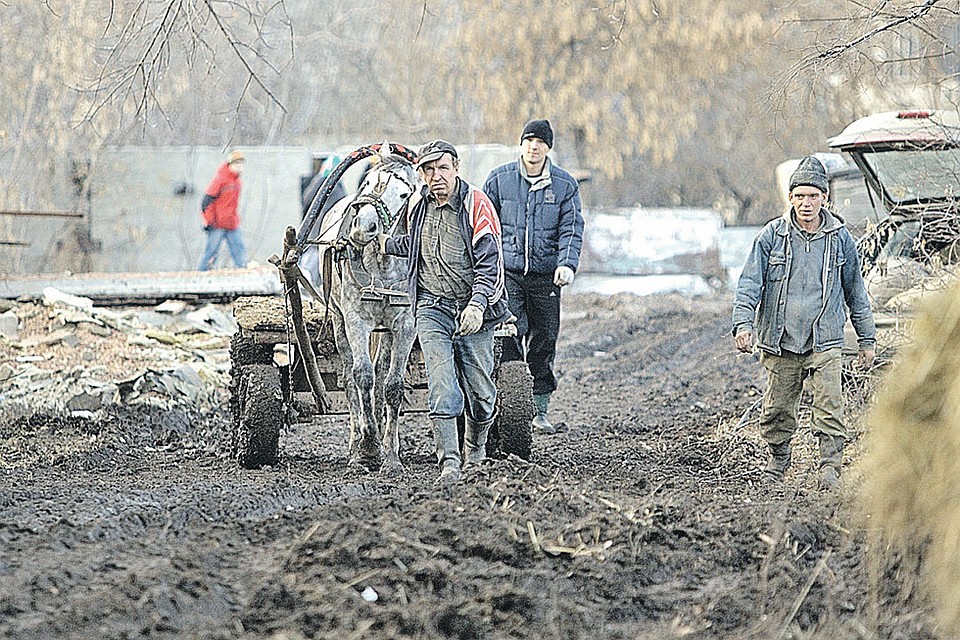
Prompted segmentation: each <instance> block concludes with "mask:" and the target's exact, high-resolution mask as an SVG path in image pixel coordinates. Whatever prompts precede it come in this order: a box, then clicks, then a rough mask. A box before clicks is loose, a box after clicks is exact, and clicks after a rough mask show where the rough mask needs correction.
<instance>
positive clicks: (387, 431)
mask: <svg viewBox="0 0 960 640" xmlns="http://www.w3.org/2000/svg"><path fill="white" fill-rule="evenodd" d="M392 335H393V340H392V343H393V344H392V346H393V349H392V350H391V352H390V369H389V370H388V371H387V374H386V375H385V376H384V403H385V404H386V407H385V411H384V413H385V420H384V433H383V445H384V449H386V452H387V463H386V464H389V465H393V466H394V468H396V469H397V470H400V471H402V470H403V466H402V464H401V463H400V408H401V406H402V405H403V377H404V374H405V373H406V371H407V361H408V360H409V359H410V351H411V350H412V349H413V342H414V340H416V337H417V331H416V327H415V326H414V322H413V316H412V315H410V316H409V317H408V318H404V319H403V320H402V321H399V322H398V323H397V326H395V327H394V330H393V332H392Z"/></svg>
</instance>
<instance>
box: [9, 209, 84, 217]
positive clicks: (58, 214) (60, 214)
mask: <svg viewBox="0 0 960 640" xmlns="http://www.w3.org/2000/svg"><path fill="white" fill-rule="evenodd" d="M0 216H17V217H37V218H82V217H83V216H84V214H83V212H82V211H10V210H8V209H0Z"/></svg>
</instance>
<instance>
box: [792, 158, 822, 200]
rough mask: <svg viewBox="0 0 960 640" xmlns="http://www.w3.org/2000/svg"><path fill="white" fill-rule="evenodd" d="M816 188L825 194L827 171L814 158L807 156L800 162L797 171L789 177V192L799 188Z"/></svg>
mask: <svg viewBox="0 0 960 640" xmlns="http://www.w3.org/2000/svg"><path fill="white" fill-rule="evenodd" d="M801 185H802V186H807V187H816V188H817V189H820V191H823V192H824V193H826V192H827V170H826V169H824V168H823V164H822V163H821V162H820V161H819V160H817V159H816V158H815V157H814V156H807V157H806V158H804V159H803V160H801V161H800V164H799V165H797V169H796V170H795V171H794V172H793V175H791V176H790V191H793V189H794V187H799V186H801Z"/></svg>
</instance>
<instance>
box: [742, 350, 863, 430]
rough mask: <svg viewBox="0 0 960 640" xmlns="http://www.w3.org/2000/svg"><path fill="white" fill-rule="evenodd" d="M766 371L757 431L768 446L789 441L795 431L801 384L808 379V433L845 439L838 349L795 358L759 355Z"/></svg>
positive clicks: (763, 353)
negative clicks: (810, 400)
mask: <svg viewBox="0 0 960 640" xmlns="http://www.w3.org/2000/svg"><path fill="white" fill-rule="evenodd" d="M760 362H762V363H763V366H764V367H765V368H766V370H767V391H766V392H765V393H764V394H763V408H762V410H761V412H760V431H761V433H762V435H763V439H764V440H766V441H767V442H769V443H770V444H780V443H782V442H786V441H788V440H790V438H791V437H792V436H793V434H794V432H795V431H796V430H797V414H798V413H799V410H800V396H801V394H802V393H803V381H804V379H806V378H807V377H809V378H810V390H811V392H812V393H813V416H812V419H811V424H810V430H811V431H813V432H814V433H825V434H827V435H830V436H838V437H841V438H846V437H847V430H846V427H845V426H844V424H843V386H842V382H841V375H842V372H843V358H842V355H841V352H840V349H839V348H838V349H829V350H827V351H823V352H819V353H818V352H813V353H810V354H808V355H797V354H794V353H788V352H784V353H783V355H779V356H775V355H772V354H769V353H765V352H761V353H760Z"/></svg>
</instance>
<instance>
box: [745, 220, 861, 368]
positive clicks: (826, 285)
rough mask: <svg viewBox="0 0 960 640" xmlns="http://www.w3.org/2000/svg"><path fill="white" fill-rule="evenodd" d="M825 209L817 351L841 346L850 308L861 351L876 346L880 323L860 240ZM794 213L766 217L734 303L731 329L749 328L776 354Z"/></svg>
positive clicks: (815, 330)
mask: <svg viewBox="0 0 960 640" xmlns="http://www.w3.org/2000/svg"><path fill="white" fill-rule="evenodd" d="M822 211H823V212H824V216H825V226H824V234H825V238H824V239H825V242H824V243H823V246H824V251H825V252H826V254H825V255H824V259H823V272H822V273H821V274H820V282H821V284H822V285H823V286H822V293H821V297H820V313H819V315H818V316H817V320H816V322H815V324H814V327H813V348H814V351H826V350H827V349H834V348H837V347H842V346H843V327H844V325H845V324H846V319H847V309H849V310H850V322H851V323H852V324H853V329H854V331H856V334H857V342H858V344H859V347H860V350H864V349H873V348H874V346H875V344H876V327H875V325H874V322H873V312H872V311H871V310H870V300H869V298H868V297H867V289H866V287H865V286H864V283H863V277H862V276H861V274H860V262H859V258H858V256H857V247H856V242H855V241H854V239H853V236H852V235H850V232H849V231H848V230H847V228H846V227H845V226H844V225H843V222H842V221H841V220H840V219H838V218H837V217H836V216H834V215H832V214H831V213H830V212H829V211H827V210H826V209H823V210H822ZM791 215H792V211H787V212H786V213H785V214H784V215H783V216H781V217H779V218H777V219H775V220H771V221H770V222H768V223H767V224H766V226H764V227H763V229H762V230H761V231H760V233H759V234H758V235H757V237H756V239H755V240H754V241H753V248H752V249H751V250H750V255H749V256H748V257H747V261H746V264H745V265H744V267H743V271H742V272H741V274H740V281H739V283H738V284H737V293H736V297H735V298H734V303H733V334H734V335H736V334H737V333H738V332H739V331H741V330H743V329H745V328H746V329H750V330H752V331H753V332H754V333H755V334H756V336H757V343H758V346H759V347H760V349H762V350H763V351H766V352H768V353H773V354H775V355H780V340H781V338H782V337H783V330H784V323H785V322H784V309H785V307H786V295H787V279H788V277H789V275H790V267H791V264H792V258H793V256H792V255H791V251H790V238H789V235H790V226H789V225H790V216H791Z"/></svg>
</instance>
